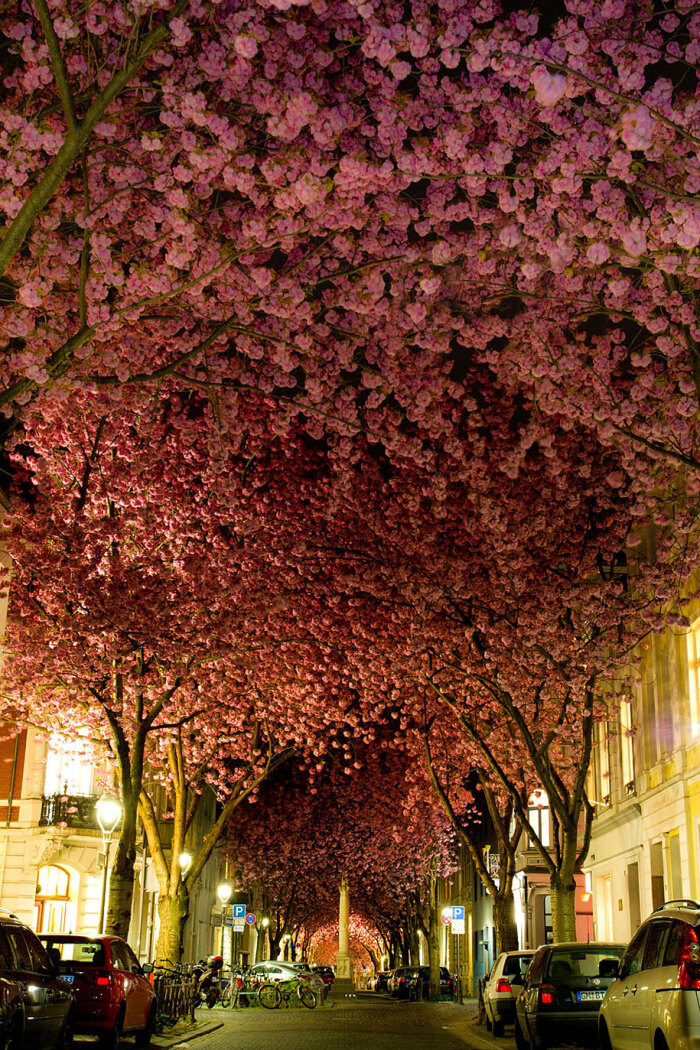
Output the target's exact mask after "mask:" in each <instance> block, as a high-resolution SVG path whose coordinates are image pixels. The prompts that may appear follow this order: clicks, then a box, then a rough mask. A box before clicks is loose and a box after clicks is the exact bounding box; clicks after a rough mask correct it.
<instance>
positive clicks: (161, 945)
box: [156, 882, 190, 966]
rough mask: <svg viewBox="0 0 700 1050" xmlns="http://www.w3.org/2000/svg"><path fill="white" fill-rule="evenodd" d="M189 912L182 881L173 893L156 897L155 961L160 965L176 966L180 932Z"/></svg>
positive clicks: (188, 903) (180, 955) (187, 895)
mask: <svg viewBox="0 0 700 1050" xmlns="http://www.w3.org/2000/svg"><path fill="white" fill-rule="evenodd" d="M189 913H190V898H189V894H188V892H187V888H186V887H185V884H184V883H183V882H181V883H180V886H179V887H178V889H177V890H176V892H175V893H174V894H161V895H160V896H159V898H158V918H159V919H160V931H159V933H158V943H157V944H156V961H157V962H158V963H159V964H161V965H166V966H177V965H178V963H179V962H180V959H181V958H182V934H183V930H184V928H185V922H186V921H187V917H188V915H189Z"/></svg>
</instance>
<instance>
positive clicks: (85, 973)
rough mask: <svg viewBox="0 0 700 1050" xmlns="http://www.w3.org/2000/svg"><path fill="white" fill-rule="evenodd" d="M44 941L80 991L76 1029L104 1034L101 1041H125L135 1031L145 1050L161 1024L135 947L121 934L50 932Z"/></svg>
mask: <svg viewBox="0 0 700 1050" xmlns="http://www.w3.org/2000/svg"><path fill="white" fill-rule="evenodd" d="M40 939H41V941H42V942H43V943H44V945H45V946H46V949H47V951H48V953H49V955H50V956H52V957H53V959H54V961H55V964H56V966H57V968H58V971H59V973H60V974H61V975H62V976H63V978H64V980H66V981H69V982H70V983H71V987H72V989H73V994H74V996H75V1024H74V1028H75V1032H76V1034H80V1035H96V1036H99V1040H100V1046H102V1047H105V1048H109V1050H112V1048H115V1050H116V1047H118V1046H119V1043H120V1040H121V1037H122V1034H123V1033H124V1034H125V1033H129V1034H130V1035H133V1037H134V1041H135V1045H136V1046H137V1047H139V1048H140V1050H144V1048H145V1047H148V1046H149V1045H150V1042H151V1036H152V1035H153V1029H154V1027H155V1023H156V1000H155V994H154V992H153V988H152V987H151V984H150V981H149V980H148V977H147V976H146V974H148V973H150V972H151V971H152V969H153V967H152V966H150V965H144V966H141V964H140V963H139V961H138V959H137V958H136V956H135V955H134V953H133V951H132V950H131V948H130V947H129V945H128V944H127V943H126V941H123V940H122V939H121V938H120V937H85V936H81V935H80V934H69V933H45V934H41V938H40Z"/></svg>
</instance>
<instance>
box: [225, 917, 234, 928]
mask: <svg viewBox="0 0 700 1050" xmlns="http://www.w3.org/2000/svg"><path fill="white" fill-rule="evenodd" d="M224 926H233V915H224Z"/></svg>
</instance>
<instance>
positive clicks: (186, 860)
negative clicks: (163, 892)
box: [177, 850, 192, 879]
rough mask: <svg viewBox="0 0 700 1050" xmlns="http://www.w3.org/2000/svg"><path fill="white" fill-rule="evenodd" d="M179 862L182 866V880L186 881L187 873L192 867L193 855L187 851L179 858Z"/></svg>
mask: <svg viewBox="0 0 700 1050" xmlns="http://www.w3.org/2000/svg"><path fill="white" fill-rule="evenodd" d="M177 861H178V864H179V865H180V874H181V876H182V878H183V879H184V877H185V875H186V874H187V872H188V871H189V870H190V868H191V866H192V854H191V853H188V852H187V850H185V851H184V852H183V853H181V854H180V856H179V857H178V858H177Z"/></svg>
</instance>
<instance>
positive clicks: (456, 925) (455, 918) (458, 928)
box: [451, 904, 464, 933]
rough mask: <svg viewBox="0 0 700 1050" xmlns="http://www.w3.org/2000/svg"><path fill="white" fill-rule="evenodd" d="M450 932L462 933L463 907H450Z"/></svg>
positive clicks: (454, 905) (455, 905)
mask: <svg viewBox="0 0 700 1050" xmlns="http://www.w3.org/2000/svg"><path fill="white" fill-rule="evenodd" d="M451 928H452V932H453V933H464V905H463V904H453V905H452V927H451Z"/></svg>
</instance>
